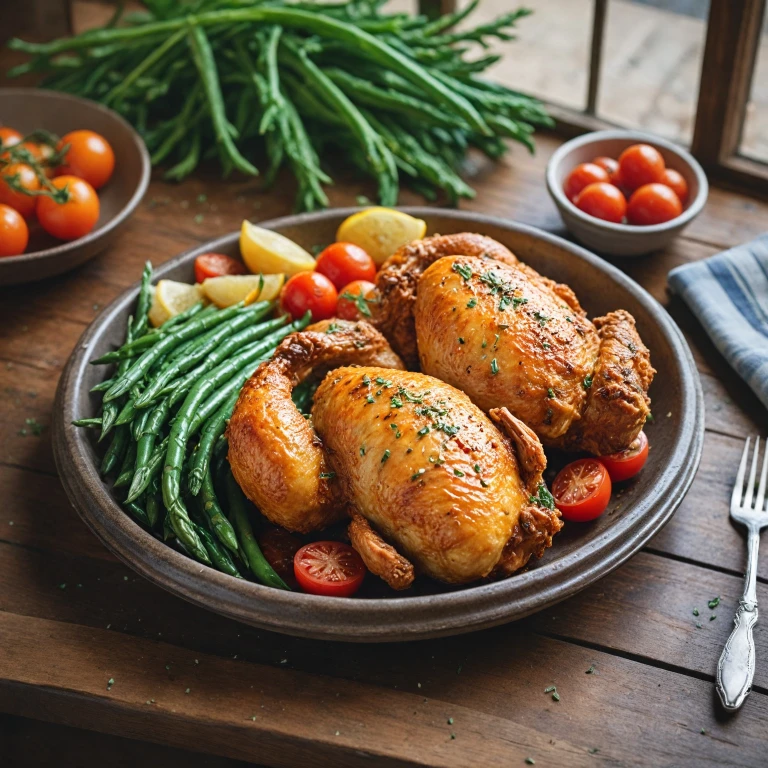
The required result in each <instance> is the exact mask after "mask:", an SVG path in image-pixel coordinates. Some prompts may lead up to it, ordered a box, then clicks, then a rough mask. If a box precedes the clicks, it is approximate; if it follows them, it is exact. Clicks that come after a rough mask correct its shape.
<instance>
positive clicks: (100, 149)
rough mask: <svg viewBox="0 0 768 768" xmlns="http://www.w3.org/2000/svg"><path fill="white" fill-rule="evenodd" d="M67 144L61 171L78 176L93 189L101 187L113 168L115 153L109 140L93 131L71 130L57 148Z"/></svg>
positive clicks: (109, 176) (110, 175) (108, 178)
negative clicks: (67, 147)
mask: <svg viewBox="0 0 768 768" xmlns="http://www.w3.org/2000/svg"><path fill="white" fill-rule="evenodd" d="M66 144H69V149H68V150H67V155H66V158H65V159H64V165H63V166H62V168H61V173H62V174H64V175H68V176H79V177H80V178H81V179H85V180H86V181H87V182H88V183H89V184H90V185H91V186H92V187H93V188H94V189H100V188H101V187H103V186H104V185H105V184H106V183H107V182H108V181H109V180H110V178H111V177H112V171H114V169H115V153H114V152H113V151H112V147H111V146H110V144H109V142H108V141H107V140H106V139H105V138H104V137H103V136H100V135H99V134H98V133H95V132H94V131H84V130H83V131H72V132H71V133H68V134H67V135H66V136H64V137H62V139H61V141H60V142H59V149H62V148H63V147H64V146H65V145H66Z"/></svg>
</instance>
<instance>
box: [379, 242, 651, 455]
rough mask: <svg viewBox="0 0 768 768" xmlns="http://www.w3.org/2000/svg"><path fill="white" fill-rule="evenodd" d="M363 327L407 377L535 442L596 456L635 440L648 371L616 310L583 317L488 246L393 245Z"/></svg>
mask: <svg viewBox="0 0 768 768" xmlns="http://www.w3.org/2000/svg"><path fill="white" fill-rule="evenodd" d="M368 298H369V306H370V309H371V311H372V319H371V322H372V323H373V324H374V325H375V326H376V327H377V328H379V330H381V331H382V333H383V334H384V335H385V336H386V338H387V339H388V340H389V341H390V343H391V344H392V347H393V348H394V350H395V351H396V352H397V353H398V354H399V355H400V356H401V357H402V359H403V360H404V362H405V364H406V366H407V367H408V368H410V369H412V368H416V367H418V366H420V367H421V370H422V371H423V372H425V373H427V374H429V375H431V376H435V377H437V378H439V379H441V380H443V381H445V382H447V383H449V384H452V385H453V386H454V387H457V388H458V389H460V390H462V391H463V392H466V393H467V395H469V397H470V398H471V400H472V402H473V403H475V404H476V405H478V406H479V407H480V408H482V409H483V410H484V411H487V412H490V411H491V409H493V408H501V407H506V408H507V409H508V410H509V411H510V413H511V414H513V415H514V416H516V417H517V418H518V419H520V420H521V421H523V422H524V423H525V424H527V425H528V426H529V427H530V428H531V429H532V430H533V431H534V432H535V433H536V434H537V435H538V436H539V438H540V439H541V440H542V442H543V443H544V444H545V445H549V446H553V447H557V448H561V449H565V450H572V451H588V452H590V453H593V454H596V455H605V454H610V453H615V452H617V451H620V450H623V449H625V448H627V447H628V446H629V444H630V443H631V442H632V441H633V440H634V439H635V437H637V435H638V433H639V432H640V430H641V429H642V428H643V424H644V423H645V420H646V417H647V415H648V413H649V404H650V400H649V398H648V395H647V392H648V388H649V387H650V385H651V381H652V380H653V375H654V373H655V371H654V370H653V368H652V367H651V363H650V356H649V353H648V349H647V348H646V347H645V345H644V344H643V342H642V340H641V339H640V336H639V334H638V332H637V329H636V328H635V321H634V318H633V317H632V316H631V315H630V314H629V313H628V312H625V311H623V310H617V311H615V312H610V313H608V314H607V315H605V316H604V317H598V318H595V319H594V320H592V321H590V320H589V319H588V318H587V316H586V312H585V311H584V310H583V309H582V308H581V305H580V304H579V301H578V299H577V298H576V296H575V295H574V293H573V291H572V290H571V289H570V288H569V287H568V286H567V285H562V284H558V283H556V282H554V281H553V280H550V279H549V278H546V277H543V276H542V275H540V274H539V273H538V272H536V271H535V270H534V269H532V268H531V267H530V266H528V265H527V264H524V263H522V262H520V261H519V260H518V259H517V258H516V257H515V256H514V255H513V254H512V253H511V252H510V251H509V250H507V248H505V247H504V246H503V245H501V244H500V243H498V242H496V241H495V240H492V239H491V238H488V237H484V236H482V235H474V234H469V233H464V234H458V235H447V236H435V237H429V238H426V239H424V240H419V241H415V242H413V243H411V244H410V245H407V246H404V247H403V248H401V249H400V250H399V251H398V252H397V253H396V254H395V255H394V256H393V257H392V258H391V259H389V261H387V262H386V263H385V264H384V266H383V267H382V269H381V271H380V272H379V274H378V276H377V282H376V291H375V292H374V295H372V296H371V295H369V296H368Z"/></svg>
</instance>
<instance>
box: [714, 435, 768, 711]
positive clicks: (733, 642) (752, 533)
mask: <svg viewBox="0 0 768 768" xmlns="http://www.w3.org/2000/svg"><path fill="white" fill-rule="evenodd" d="M749 441H750V438H747V442H746V444H745V446H744V453H743V454H742V455H741V463H740V464H739V472H738V474H737V475H736V485H735V487H734V489H733V495H732V496H731V518H732V519H733V520H735V521H736V522H738V523H741V524H742V525H745V526H746V528H747V536H748V538H747V571H746V574H745V575H744V594H743V595H742V598H741V600H739V608H738V610H737V611H736V618H734V620H733V624H734V627H733V631H732V632H731V635H730V637H729V638H728V641H727V642H726V644H725V648H724V649H723V653H722V655H721V656H720V661H719V662H718V664H717V678H716V682H715V687H716V688H717V693H718V695H719V696H720V701H721V702H722V703H723V707H725V709H727V710H728V711H730V712H734V711H735V710H737V709H738V708H739V707H740V706H741V705H742V704H743V703H744V699H746V698H747V696H748V695H749V692H750V690H751V689H752V678H753V677H754V676H755V641H754V638H753V637H752V630H753V628H754V626H755V625H756V624H757V586H756V581H757V556H758V552H759V549H760V531H761V530H762V529H763V528H765V527H766V526H768V514H766V510H765V509H764V507H763V504H764V502H765V485H766V475H768V442H766V452H765V458H764V459H763V467H762V470H761V472H760V484H759V486H758V488H757V496H755V495H754V491H755V478H756V476H757V462H758V457H759V455H760V438H759V437H756V438H755V450H754V451H753V453H752V466H751V468H750V470H749V479H748V480H747V482H746V483H745V482H744V476H745V475H746V472H747V458H748V456H749ZM753 499H754V503H753Z"/></svg>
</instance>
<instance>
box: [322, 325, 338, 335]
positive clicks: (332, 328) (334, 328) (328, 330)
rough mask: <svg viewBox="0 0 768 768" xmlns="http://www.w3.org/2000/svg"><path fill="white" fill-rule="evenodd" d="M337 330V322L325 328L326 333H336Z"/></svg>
mask: <svg viewBox="0 0 768 768" xmlns="http://www.w3.org/2000/svg"><path fill="white" fill-rule="evenodd" d="M338 330H339V324H338V323H331V324H330V325H329V326H328V327H327V328H326V329H325V332H326V333H336V331H338Z"/></svg>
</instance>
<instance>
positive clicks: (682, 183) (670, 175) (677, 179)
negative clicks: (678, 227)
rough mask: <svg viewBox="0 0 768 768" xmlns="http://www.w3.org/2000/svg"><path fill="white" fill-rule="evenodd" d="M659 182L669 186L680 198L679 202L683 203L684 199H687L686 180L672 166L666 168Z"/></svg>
mask: <svg viewBox="0 0 768 768" xmlns="http://www.w3.org/2000/svg"><path fill="white" fill-rule="evenodd" d="M661 183H662V184H663V185H664V186H666V187H669V188H670V189H671V190H672V191H673V192H674V193H675V194H676V195H677V196H678V197H679V198H680V202H681V203H682V204H683V205H685V201H686V200H687V199H688V182H687V181H686V180H685V179H684V178H683V175H682V174H681V173H678V172H677V171H676V170H674V169H673V168H667V169H666V170H665V171H664V175H663V176H662V177H661Z"/></svg>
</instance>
